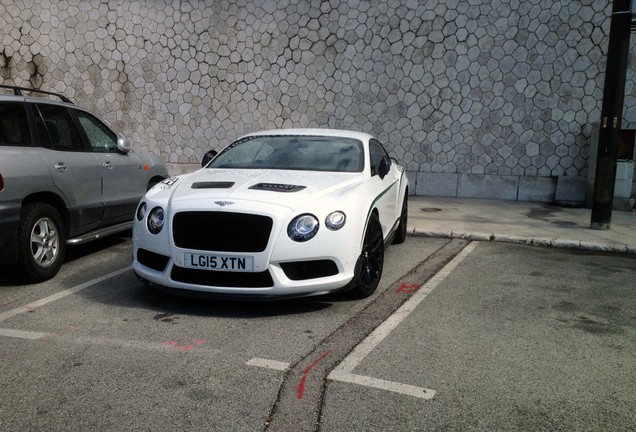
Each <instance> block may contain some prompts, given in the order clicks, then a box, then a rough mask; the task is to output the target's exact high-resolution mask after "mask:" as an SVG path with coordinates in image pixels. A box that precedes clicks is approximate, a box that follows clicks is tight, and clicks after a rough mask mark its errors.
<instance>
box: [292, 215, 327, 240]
mask: <svg viewBox="0 0 636 432" xmlns="http://www.w3.org/2000/svg"><path fill="white" fill-rule="evenodd" d="M319 226H320V224H319V223H318V219H316V216H314V215H310V214H303V215H300V216H297V217H295V218H294V219H293V220H292V221H291V222H290V223H289V226H288V227H287V235H288V236H289V238H290V239H292V240H294V241H297V242H304V241H307V240H310V239H312V238H313V237H314V236H315V235H316V233H317V232H318V228H319Z"/></svg>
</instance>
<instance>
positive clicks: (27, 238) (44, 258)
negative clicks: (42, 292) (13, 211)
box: [18, 203, 66, 283]
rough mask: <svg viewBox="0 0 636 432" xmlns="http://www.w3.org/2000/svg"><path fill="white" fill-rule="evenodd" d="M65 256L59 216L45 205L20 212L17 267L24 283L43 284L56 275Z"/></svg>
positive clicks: (64, 235) (29, 207) (62, 228)
mask: <svg viewBox="0 0 636 432" xmlns="http://www.w3.org/2000/svg"><path fill="white" fill-rule="evenodd" d="M65 254H66V234H65V227H64V223H63V222H62V218H61V216H60V214H59V213H58V212H57V210H55V209H54V208H53V207H51V206H50V205H48V204H44V203H34V204H29V205H27V206H25V207H24V208H23V209H22V216H21V220H20V228H19V229H18V266H19V267H20V275H21V277H22V279H24V280H25V281H27V282H32V283H36V282H43V281H45V280H48V279H51V278H52V277H53V276H55V275H56V274H57V272H58V271H59V270H60V267H61V266H62V263H63V262H64V256H65Z"/></svg>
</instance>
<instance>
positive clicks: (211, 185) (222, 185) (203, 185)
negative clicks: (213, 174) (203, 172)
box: [192, 181, 234, 189]
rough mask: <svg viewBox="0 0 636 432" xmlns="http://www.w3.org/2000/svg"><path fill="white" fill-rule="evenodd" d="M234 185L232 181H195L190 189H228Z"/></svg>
mask: <svg viewBox="0 0 636 432" xmlns="http://www.w3.org/2000/svg"><path fill="white" fill-rule="evenodd" d="M232 186H234V182H220V181H216V182H214V181H213V182H195V183H192V189H229V188H231V187H232Z"/></svg>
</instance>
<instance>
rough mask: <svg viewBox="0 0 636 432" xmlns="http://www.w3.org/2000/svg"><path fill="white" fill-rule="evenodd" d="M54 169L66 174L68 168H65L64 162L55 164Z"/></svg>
mask: <svg viewBox="0 0 636 432" xmlns="http://www.w3.org/2000/svg"><path fill="white" fill-rule="evenodd" d="M55 169H56V170H57V171H59V172H66V171H68V167H67V166H66V164H65V163H64V162H58V163H56V164H55Z"/></svg>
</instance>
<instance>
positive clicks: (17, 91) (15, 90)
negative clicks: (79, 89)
mask: <svg viewBox="0 0 636 432" xmlns="http://www.w3.org/2000/svg"><path fill="white" fill-rule="evenodd" d="M0 88H6V89H10V90H13V94H14V95H16V96H24V95H23V94H22V92H23V91H28V92H33V93H42V94H46V95H50V96H55V97H59V98H60V99H62V102H66V103H70V104H72V103H73V101H72V100H70V99H69V98H67V97H66V96H64V95H61V94H59V93H53V92H49V91H44V90H38V89H34V88H28V87H19V86H12V85H0Z"/></svg>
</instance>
